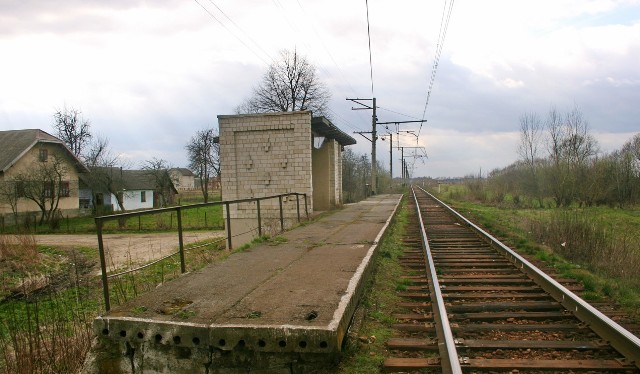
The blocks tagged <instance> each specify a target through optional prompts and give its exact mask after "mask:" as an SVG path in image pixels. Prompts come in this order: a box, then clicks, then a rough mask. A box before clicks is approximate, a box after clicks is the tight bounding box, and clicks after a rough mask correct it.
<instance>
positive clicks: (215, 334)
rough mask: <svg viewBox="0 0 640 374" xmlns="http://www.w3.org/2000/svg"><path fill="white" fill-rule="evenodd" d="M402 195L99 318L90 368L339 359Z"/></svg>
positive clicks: (286, 237)
mask: <svg viewBox="0 0 640 374" xmlns="http://www.w3.org/2000/svg"><path fill="white" fill-rule="evenodd" d="M400 198H401V196H400V195H379V196H375V197H372V198H370V199H368V200H366V201H363V202H360V203H357V204H352V205H348V206H346V207H345V208H344V209H341V210H338V211H335V212H333V213H331V214H328V215H326V216H324V217H322V218H320V219H319V220H317V221H314V222H313V223H311V224H308V225H306V226H301V227H298V228H296V229H293V230H291V231H288V232H285V233H283V234H282V235H281V236H280V237H279V239H280V238H282V240H274V241H271V242H269V243H263V244H260V245H257V246H255V247H252V248H251V249H249V250H247V251H244V252H241V253H237V254H234V255H232V256H230V257H229V258H228V259H227V260H226V261H224V262H221V263H217V264H212V265H209V266H207V267H205V268H203V269H201V270H199V271H197V272H193V273H190V274H185V275H183V276H182V277H180V278H178V279H176V280H174V281H171V282H169V283H167V284H164V285H162V286H161V287H158V288H157V289H155V290H153V291H150V292H148V293H146V294H144V295H142V296H140V297H138V298H137V299H135V300H132V301H131V302H129V303H127V304H124V305H121V306H119V307H117V308H114V309H113V310H112V311H111V312H110V313H108V314H106V315H103V316H100V317H98V318H97V319H96V320H95V322H94V330H95V333H96V335H97V336H98V339H97V340H98V341H97V343H96V345H95V347H94V348H93V350H92V351H93V354H92V355H91V359H90V361H89V363H88V365H87V367H86V370H85V371H86V372H100V373H102V372H145V373H147V372H149V373H152V372H167V373H168V372H171V373H176V372H183V373H194V372H195V373H197V372H202V373H205V372H207V373H214V372H215V373H227V372H248V370H249V371H250V372H252V373H259V372H265V373H266V372H269V373H278V372H287V373H290V372H292V371H294V372H309V371H314V370H316V369H317V368H318V367H321V366H323V365H324V364H326V363H329V362H332V361H334V360H335V359H336V358H337V357H338V356H339V353H340V349H341V346H342V341H343V339H344V336H345V334H346V331H347V328H348V325H349V323H350V320H351V318H352V316H353V312H354V310H355V307H356V305H357V303H358V301H359V298H360V296H361V292H362V289H363V288H364V283H365V280H366V278H367V275H368V272H369V269H370V264H371V259H372V256H373V255H374V253H375V250H376V248H377V244H378V241H379V240H380V238H381V237H382V235H383V234H384V232H385V230H386V228H387V227H388V225H389V222H390V220H391V218H392V217H393V215H394V213H395V211H396V209H397V206H398V204H399V201H400ZM294 368H295V370H294Z"/></svg>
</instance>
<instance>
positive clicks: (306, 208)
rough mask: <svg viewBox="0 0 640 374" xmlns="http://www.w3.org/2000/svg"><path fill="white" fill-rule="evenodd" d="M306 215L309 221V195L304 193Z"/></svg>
mask: <svg viewBox="0 0 640 374" xmlns="http://www.w3.org/2000/svg"><path fill="white" fill-rule="evenodd" d="M303 195H304V213H305V214H306V215H307V219H309V206H308V203H307V194H306V193H304V194H303Z"/></svg>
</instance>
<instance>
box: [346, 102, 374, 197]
mask: <svg viewBox="0 0 640 374" xmlns="http://www.w3.org/2000/svg"><path fill="white" fill-rule="evenodd" d="M347 100H349V101H353V102H354V103H356V104H360V105H362V106H363V107H362V108H351V110H363V109H372V110H373V114H372V115H371V139H369V138H367V137H366V136H364V135H362V134H366V133H368V131H366V132H356V134H360V135H362V136H363V137H364V138H365V139H367V140H369V141H370V142H371V194H372V195H375V194H376V192H377V180H378V164H377V161H376V140H378V134H377V131H376V125H377V122H378V117H376V98H375V97H374V98H373V99H347ZM360 101H372V102H373V104H372V106H369V105H367V104H363V103H361V102H360Z"/></svg>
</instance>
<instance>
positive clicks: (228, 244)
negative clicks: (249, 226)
mask: <svg viewBox="0 0 640 374" xmlns="http://www.w3.org/2000/svg"><path fill="white" fill-rule="evenodd" d="M224 206H225V208H226V210H227V249H229V250H231V249H233V247H231V212H229V203H224Z"/></svg>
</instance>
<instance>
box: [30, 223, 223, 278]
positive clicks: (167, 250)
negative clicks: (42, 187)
mask: <svg viewBox="0 0 640 374" xmlns="http://www.w3.org/2000/svg"><path fill="white" fill-rule="evenodd" d="M224 236H225V232H224V231H191V232H184V233H183V241H184V244H185V245H187V244H190V243H194V242H198V241H201V240H205V239H212V238H223V237H224ZM35 237H36V243H37V244H38V245H51V246H56V247H63V248H78V247H89V248H94V249H95V250H96V258H97V257H98V256H97V254H98V237H97V235H95V234H93V235H36V236H35ZM102 238H103V241H104V247H105V257H106V259H107V266H108V268H109V269H116V268H122V267H127V266H128V265H129V264H143V263H147V262H149V261H152V260H155V259H158V258H160V257H162V256H166V255H168V254H171V253H174V252H176V251H177V250H178V234H177V233H153V234H105V235H103V236H102Z"/></svg>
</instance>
